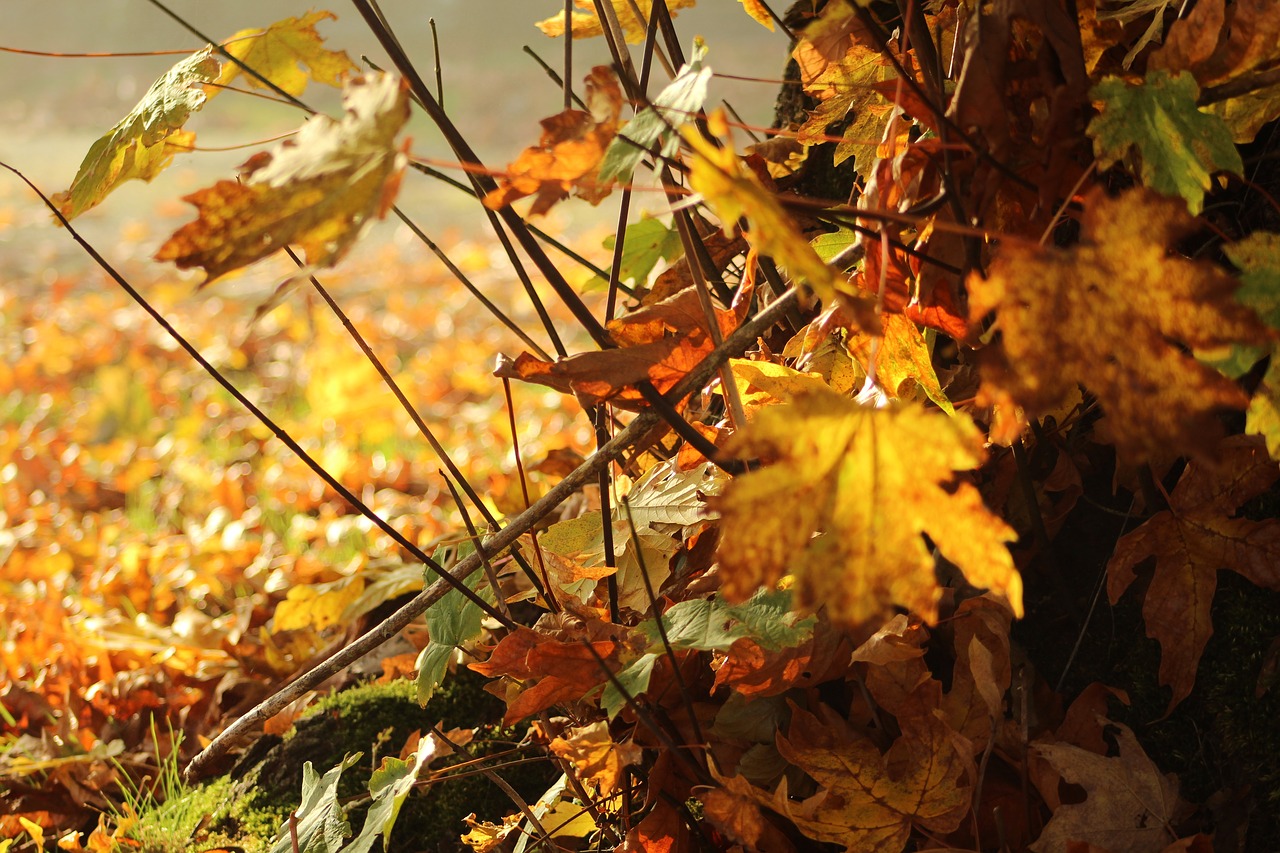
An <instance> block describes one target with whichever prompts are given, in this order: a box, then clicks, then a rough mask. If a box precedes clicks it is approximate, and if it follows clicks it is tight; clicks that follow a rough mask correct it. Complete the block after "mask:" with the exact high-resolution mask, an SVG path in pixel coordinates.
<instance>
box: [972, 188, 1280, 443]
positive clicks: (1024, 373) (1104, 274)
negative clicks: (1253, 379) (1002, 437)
mask: <svg viewBox="0 0 1280 853" xmlns="http://www.w3.org/2000/svg"><path fill="white" fill-rule="evenodd" d="M1081 227H1082V234H1081V241H1080V243H1079V245H1076V246H1074V247H1072V248H1069V249H1051V248H1042V247H1037V246H1030V245H1027V244H1020V243H1019V244H1014V243H1010V244H1008V245H1006V246H1004V247H1003V248H1002V249H1001V251H1000V253H999V255H998V257H997V259H996V262H995V263H994V264H993V265H992V267H991V271H990V274H989V276H988V277H987V278H985V279H982V278H979V277H974V278H972V279H971V280H970V282H969V287H970V301H969V310H970V315H969V316H970V321H971V322H972V323H973V324H975V325H976V324H977V323H979V322H980V321H981V320H982V318H983V317H985V316H986V315H987V313H988V312H990V311H992V310H994V311H995V312H996V322H997V326H998V328H999V329H1000V331H1001V338H1000V343H999V344H998V345H997V346H996V347H995V348H994V349H993V350H989V351H988V352H987V353H986V356H987V358H986V360H985V361H984V362H983V365H982V368H983V369H982V375H983V380H984V383H985V385H986V387H987V388H988V389H989V390H991V391H993V392H994V397H995V398H999V397H1000V396H1001V395H1002V394H1003V395H1006V396H1007V397H1009V398H1012V400H1013V401H1014V402H1015V403H1017V404H1018V405H1020V406H1022V407H1024V408H1025V409H1026V411H1027V414H1028V416H1029V417H1040V416H1042V415H1044V414H1046V413H1048V412H1050V411H1052V410H1053V409H1054V408H1055V407H1056V406H1057V405H1059V404H1060V403H1061V402H1062V401H1063V400H1065V399H1066V398H1067V397H1068V396H1069V395H1070V394H1071V393H1072V392H1073V391H1074V390H1075V388H1076V385H1077V384H1078V383H1079V384H1083V385H1084V386H1085V387H1086V388H1088V389H1089V390H1090V391H1092V392H1093V393H1094V394H1096V395H1097V397H1098V401H1099V402H1100V403H1101V404H1102V409H1103V412H1104V413H1105V415H1106V417H1105V418H1104V419H1103V421H1102V424H1101V428H1102V430H1103V431H1104V434H1105V435H1106V436H1107V437H1108V438H1109V440H1110V441H1112V442H1113V443H1114V444H1115V445H1116V448H1117V450H1118V451H1119V452H1120V453H1121V455H1122V456H1124V457H1125V458H1126V459H1129V460H1131V461H1141V460H1145V459H1152V458H1157V457H1159V456H1162V455H1165V454H1168V453H1170V452H1174V453H1190V454H1193V455H1203V454H1204V453H1205V452H1206V450H1207V449H1208V448H1212V447H1213V437H1214V436H1215V435H1216V434H1217V433H1219V432H1220V424H1219V422H1218V419H1217V415H1218V412H1219V411H1221V410H1222V409H1243V408H1244V407H1245V406H1246V405H1247V404H1248V402H1249V400H1248V397H1247V396H1246V395H1245V393H1244V392H1243V391H1242V390H1241V389H1240V388H1239V387H1238V386H1237V385H1236V384H1235V383H1234V382H1232V381H1231V380H1229V379H1227V378H1226V377H1224V376H1223V375H1222V374H1220V373H1218V372H1217V371H1215V370H1213V369H1211V368H1209V367H1206V366H1204V365H1202V364H1200V363H1199V362H1197V361H1196V360H1195V359H1193V358H1191V357H1190V356H1189V355H1188V354H1187V352H1186V349H1184V348H1204V349H1208V348H1212V347H1216V346H1224V345H1227V344H1233V343H1254V344H1261V343H1264V342H1266V341H1267V340H1268V337H1269V335H1268V332H1267V329H1266V327H1265V326H1264V325H1263V324H1262V323H1261V322H1260V321H1259V320H1258V318H1257V317H1256V316H1255V315H1254V314H1253V312H1252V311H1250V310H1249V309H1247V308H1244V307H1243V306H1241V305H1239V304H1238V303H1237V302H1235V301H1234V300H1233V299H1232V294H1233V293H1234V292H1235V290H1236V287H1237V283H1238V282H1237V279H1236V278H1235V277H1234V276H1232V275H1231V274H1229V273H1227V272H1226V271H1225V270H1222V269H1221V268H1219V267H1216V266H1214V265H1213V264H1210V263H1208V262H1204V261H1193V260H1188V259H1186V258H1181V257H1178V256H1177V255H1173V254H1170V249H1171V247H1172V246H1173V244H1174V243H1175V242H1176V241H1177V240H1178V238H1180V237H1181V236H1183V235H1185V234H1187V233H1190V232H1191V231H1193V230H1195V229H1197V228H1198V227H1199V226H1198V225H1197V223H1196V221H1195V220H1194V219H1193V218H1192V217H1191V216H1190V215H1189V214H1188V213H1187V211H1186V206H1185V205H1184V204H1183V202H1182V201H1180V200H1178V199H1171V198H1165V197H1162V196H1159V195H1156V194H1155V193H1152V192H1150V191H1149V190H1142V189H1135V190H1130V191H1128V192H1126V193H1124V194H1123V195H1121V196H1119V197H1118V198H1114V199H1109V198H1107V197H1106V196H1105V194H1104V193H1103V192H1102V191H1101V190H1098V191H1095V192H1094V193H1092V194H1091V195H1090V196H1089V197H1088V199H1087V200H1086V204H1085V214H1084V220H1083V222H1082V226H1081Z"/></svg>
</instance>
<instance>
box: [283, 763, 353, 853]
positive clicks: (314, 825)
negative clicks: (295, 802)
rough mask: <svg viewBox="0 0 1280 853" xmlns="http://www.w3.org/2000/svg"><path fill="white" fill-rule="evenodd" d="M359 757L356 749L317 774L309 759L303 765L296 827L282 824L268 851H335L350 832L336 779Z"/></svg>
mask: <svg viewBox="0 0 1280 853" xmlns="http://www.w3.org/2000/svg"><path fill="white" fill-rule="evenodd" d="M359 760H360V753H358V752H356V753H353V754H351V755H348V756H347V757H346V758H344V759H342V761H340V762H339V763H338V764H336V765H334V766H333V767H332V768H330V769H329V770H327V771H325V774H324V775H323V776H321V775H320V774H318V773H316V771H315V768H314V767H312V766H311V762H310V761H308V762H306V763H305V764H303V765H302V805H300V806H298V808H297V811H296V812H295V813H294V814H295V816H296V826H293V825H286V826H284V827H283V828H282V829H281V831H280V834H279V836H278V837H277V838H276V839H275V843H274V844H272V845H271V853H293V851H299V853H338V851H339V850H341V849H342V845H343V844H344V843H345V842H346V839H347V838H348V836H350V835H351V824H350V823H348V822H347V819H346V810H345V809H344V808H343V807H342V803H340V802H339V801H338V782H339V781H340V777H341V776H342V774H343V773H344V772H345V771H346V770H347V768H349V767H351V766H352V765H354V764H355V763H356V762H357V761H359Z"/></svg>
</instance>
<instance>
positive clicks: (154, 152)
mask: <svg viewBox="0 0 1280 853" xmlns="http://www.w3.org/2000/svg"><path fill="white" fill-rule="evenodd" d="M218 69H219V64H218V60H217V59H215V58H214V57H213V48H211V47H206V48H205V49H204V50H201V51H199V52H197V53H194V54H192V55H191V56H188V57H187V58H186V59H184V60H182V61H181V62H179V63H178V64H177V65H175V66H173V67H172V68H170V69H169V70H168V72H166V73H165V75H164V76H163V77H161V78H160V79H159V80H157V81H156V82H155V83H153V84H152V85H151V88H150V89H148V90H147V93H146V94H145V95H143V96H142V100H140V101H138V103H137V105H136V106H135V107H134V108H133V109H132V110H131V111H130V112H129V114H128V115H127V116H125V117H124V118H122V119H120V121H119V122H118V123H117V124H116V126H115V127H113V128H111V130H110V131H109V132H108V133H107V134H106V135H105V136H103V137H102V138H100V139H99V140H98V141H97V142H95V143H93V146H92V147H91V148H90V149H89V153H88V154H86V155H85V156H84V161H83V162H81V164H80V169H79V171H77V172H76V176H75V179H74V180H73V181H72V182H71V187H70V189H68V190H67V191H66V192H60V193H57V194H56V195H54V197H53V201H54V203H56V204H57V205H58V208H59V209H60V210H61V211H62V215H63V216H65V217H67V219H75V218H76V217H77V216H79V215H80V214H82V213H84V212H85V211H86V210H90V209H91V208H94V207H96V206H98V205H99V204H101V203H102V200H103V199H104V198H106V197H107V195H108V194H110V193H111V191H112V190H114V189H115V188H116V187H118V186H120V184H123V183H124V182H125V181H131V180H135V179H136V180H141V181H150V180H152V179H153V178H155V176H156V175H158V174H160V172H162V171H163V170H164V168H165V167H166V166H168V165H169V163H170V162H171V161H172V160H173V155H174V154H177V153H180V152H185V151H189V150H191V147H192V145H194V144H195V139H196V135H195V134H194V133H192V132H190V131H186V130H183V129H182V126H183V124H185V123H186V121H187V119H188V118H189V117H190V116H191V114H192V113H193V112H197V111H198V110H199V109H200V108H201V107H203V106H204V102H205V101H206V100H208V97H209V96H208V94H207V93H206V92H205V89H204V86H203V85H202V84H204V83H209V82H211V81H212V80H214V79H215V78H216V77H217V76H218Z"/></svg>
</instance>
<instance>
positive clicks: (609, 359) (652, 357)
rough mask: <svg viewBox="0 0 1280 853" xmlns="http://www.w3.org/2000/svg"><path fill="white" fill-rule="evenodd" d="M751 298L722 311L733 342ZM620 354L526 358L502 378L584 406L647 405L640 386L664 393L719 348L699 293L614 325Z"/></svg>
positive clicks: (723, 327)
mask: <svg viewBox="0 0 1280 853" xmlns="http://www.w3.org/2000/svg"><path fill="white" fill-rule="evenodd" d="M750 302H751V300H750V296H749V295H748V296H746V297H745V298H743V297H739V298H738V299H736V300H735V308H734V309H733V310H728V311H725V310H717V311H716V321H717V323H718V324H719V326H720V334H721V337H722V338H723V337H727V336H728V335H730V334H731V333H732V332H733V330H734V329H736V328H737V327H738V324H739V323H740V322H741V320H742V316H743V313H744V312H745V310H746V307H747V306H748V305H749V304H750ZM609 334H610V335H612V337H613V339H614V341H615V342H617V343H618V347H617V348H616V349H608V350H603V351H600V352H587V353H579V354H577V355H571V356H568V357H567V358H563V359H560V360H559V361H554V362H552V361H542V360H541V359H538V358H535V357H534V356H531V355H529V354H528V353H521V354H520V356H518V357H517V358H516V360H515V361H514V362H505V363H503V364H502V365H501V366H500V367H499V369H498V370H497V372H496V375H498V376H505V377H509V378H512V379H523V380H525V381H527V382H537V383H539V384H542V385H547V386H549V387H551V388H555V389H556V390H557V391H562V392H564V393H566V394H570V393H572V394H576V395H578V398H579V399H580V400H582V401H583V405H586V406H593V405H596V404H598V403H602V402H605V401H606V400H607V401H609V402H610V403H612V404H613V405H615V406H618V407H620V408H624V409H632V410H637V409H641V408H643V407H644V406H646V405H647V404H646V403H645V402H644V397H643V396H641V394H640V392H639V391H637V390H636V389H635V388H634V387H631V386H634V385H635V383H637V382H639V381H641V380H644V379H648V380H649V381H650V382H652V383H653V385H654V387H655V388H657V389H658V390H659V391H661V392H665V391H667V390H668V389H669V388H671V387H672V386H673V385H675V384H676V383H677V382H679V381H680V379H681V378H683V377H684V376H685V374H687V373H688V372H689V371H690V370H692V369H693V368H695V367H697V366H698V364H699V363H700V362H701V361H702V359H703V358H705V357H706V355H707V354H708V353H710V352H711V350H712V349H713V348H714V346H715V343H714V341H713V340H712V337H711V335H710V333H709V330H708V323H707V319H706V314H705V313H704V312H703V310H702V304H701V302H699V299H698V294H697V292H696V291H695V290H693V289H686V290H682V291H680V292H679V293H677V294H676V295H674V296H672V297H670V298H668V299H664V300H662V301H661V302H656V303H654V304H652V305H646V306H645V307H643V308H640V309H639V310H637V311H633V312H632V313H630V314H628V315H626V316H625V317H620V318H618V319H617V320H613V321H611V322H610V323H609Z"/></svg>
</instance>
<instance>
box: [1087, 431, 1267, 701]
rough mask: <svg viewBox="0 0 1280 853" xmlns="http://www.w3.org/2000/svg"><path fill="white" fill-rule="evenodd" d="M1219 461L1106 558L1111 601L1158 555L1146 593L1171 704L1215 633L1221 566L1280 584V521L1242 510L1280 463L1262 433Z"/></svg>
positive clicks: (1193, 469) (1195, 471)
mask: <svg viewBox="0 0 1280 853" xmlns="http://www.w3.org/2000/svg"><path fill="white" fill-rule="evenodd" d="M1219 456H1220V459H1219V461H1218V465H1217V466H1212V465H1207V464H1201V463H1196V462H1193V463H1192V464H1191V465H1190V466H1189V467H1188V468H1187V470H1186V472H1185V473H1184V474H1183V475H1182V479H1180V480H1179V481H1178V485H1177V486H1176V487H1175V488H1174V490H1173V492H1172V493H1171V494H1170V495H1169V509H1168V510H1166V511H1164V512H1160V513H1157V514H1156V515H1154V516H1152V517H1151V518H1149V519H1147V521H1146V523H1144V524H1143V525H1142V526H1141V527H1139V528H1138V529H1137V530H1135V531H1133V532H1132V533H1129V534H1127V535H1125V536H1124V537H1123V538H1122V539H1121V540H1120V541H1119V543H1117V545H1116V551H1115V554H1114V555H1112V557H1111V562H1110V563H1108V564H1107V593H1108V594H1109V595H1110V597H1111V601H1112V603H1114V602H1116V601H1119V599H1120V596H1121V595H1123V594H1124V591H1125V590H1126V589H1128V588H1129V586H1130V585H1131V584H1132V583H1133V581H1134V580H1135V579H1136V577H1137V575H1136V569H1137V567H1138V565H1139V564H1141V563H1143V562H1144V561H1146V560H1147V559H1149V558H1154V559H1155V575H1154V576H1153V577H1152V579H1151V585H1150V586H1149V587H1148V588H1147V592H1146V597H1145V598H1144V599H1143V605H1142V616H1143V620H1144V621H1145V622H1146V626H1147V636H1149V637H1151V638H1153V639H1155V640H1158V641H1159V643H1160V649H1161V656H1160V683H1161V684H1166V685H1168V686H1169V687H1170V688H1172V690H1173V698H1172V699H1171V700H1170V702H1169V710H1173V707H1174V706H1175V705H1177V704H1178V703H1179V702H1181V701H1182V700H1183V699H1185V698H1186V697H1187V696H1188V695H1190V693H1191V688H1192V686H1193V685H1194V684H1195V678H1196V668H1197V666H1198V665H1199V662H1200V655H1201V654H1202V653H1203V652H1204V647H1205V644H1206V643H1208V642H1209V637H1210V636H1211V635H1212V634H1213V624H1212V621H1211V619H1210V606H1211V605H1212V604H1213V595H1214V591H1215V590H1216V589H1217V577H1218V572H1219V571H1220V570H1222V569H1229V570H1231V571H1235V572H1239V573H1240V574H1242V575H1244V576H1245V577H1246V578H1248V579H1249V580H1250V581H1252V582H1253V583H1255V584H1258V585H1259V586H1264V587H1267V588H1268V589H1280V521H1277V520H1275V519H1269V520H1267V521H1250V520H1249V519H1247V518H1239V517H1236V514H1237V510H1238V509H1239V507H1240V506H1241V505H1242V504H1244V503H1245V502H1246V501H1249V500H1251V499H1253V498H1255V497H1257V496H1258V495H1260V494H1262V493H1263V492H1265V491H1266V490H1267V489H1268V488H1270V486H1271V484H1272V483H1274V482H1275V481H1276V480H1277V479H1280V466H1277V464H1276V463H1275V461H1274V460H1272V459H1271V457H1270V456H1269V455H1268V454H1267V449H1266V447H1265V445H1264V443H1263V441H1262V439H1261V438H1260V437H1258V436H1233V437H1232V438H1229V439H1227V440H1226V441H1225V442H1223V444H1222V446H1221V447H1220V448H1219Z"/></svg>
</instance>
